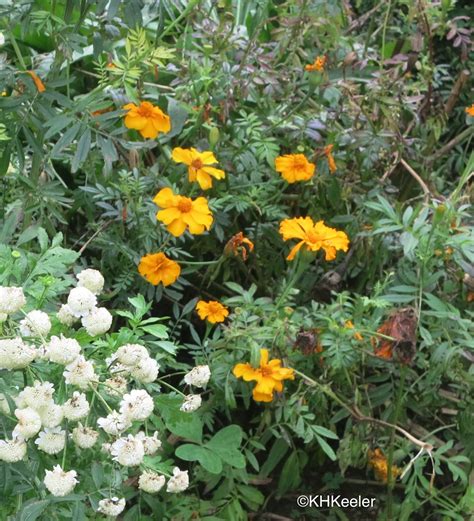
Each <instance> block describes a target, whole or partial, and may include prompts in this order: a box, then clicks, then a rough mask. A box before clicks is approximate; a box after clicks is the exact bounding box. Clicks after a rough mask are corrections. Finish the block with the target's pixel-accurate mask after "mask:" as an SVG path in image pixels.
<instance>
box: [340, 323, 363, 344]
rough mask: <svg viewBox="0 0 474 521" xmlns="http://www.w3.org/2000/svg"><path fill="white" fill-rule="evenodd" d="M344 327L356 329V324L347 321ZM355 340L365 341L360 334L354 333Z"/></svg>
mask: <svg viewBox="0 0 474 521" xmlns="http://www.w3.org/2000/svg"><path fill="white" fill-rule="evenodd" d="M344 327H345V328H347V329H354V324H353V323H352V320H346V323H345V324H344ZM354 338H355V339H356V340H359V341H361V340H363V337H362V335H361V334H360V333H357V332H356V333H354Z"/></svg>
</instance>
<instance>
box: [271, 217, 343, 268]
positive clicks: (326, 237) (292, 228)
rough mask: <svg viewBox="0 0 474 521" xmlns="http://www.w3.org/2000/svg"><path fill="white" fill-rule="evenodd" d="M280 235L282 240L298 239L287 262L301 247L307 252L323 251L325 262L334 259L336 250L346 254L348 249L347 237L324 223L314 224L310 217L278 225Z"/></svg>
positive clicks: (286, 221)
mask: <svg viewBox="0 0 474 521" xmlns="http://www.w3.org/2000/svg"><path fill="white" fill-rule="evenodd" d="M280 234H281V235H282V237H283V240H285V241H288V240H291V239H299V241H300V242H298V244H297V245H296V246H294V247H293V248H292V250H291V251H290V254H289V255H288V257H287V260H290V261H291V260H293V259H294V258H295V256H296V254H297V253H298V251H299V250H300V249H301V247H302V246H304V247H305V248H306V250H308V251H318V250H321V249H322V250H324V252H325V259H326V260H327V261H331V260H334V259H335V258H336V252H337V250H342V251H344V252H346V251H347V250H348V249H349V238H348V237H347V235H346V234H345V233H344V232H342V231H339V230H336V229H334V228H329V226H326V225H325V224H324V221H318V222H316V223H315V222H314V221H313V219H311V217H295V218H294V219H285V220H284V221H282V222H281V223H280Z"/></svg>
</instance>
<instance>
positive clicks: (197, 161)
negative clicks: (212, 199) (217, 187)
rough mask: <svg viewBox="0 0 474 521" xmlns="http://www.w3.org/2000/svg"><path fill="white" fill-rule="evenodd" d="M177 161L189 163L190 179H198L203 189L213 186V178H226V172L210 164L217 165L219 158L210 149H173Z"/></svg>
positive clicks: (173, 156) (173, 155)
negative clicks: (202, 150)
mask: <svg viewBox="0 0 474 521" xmlns="http://www.w3.org/2000/svg"><path fill="white" fill-rule="evenodd" d="M171 157H172V158H173V160H174V161H176V163H184V164H185V165H188V174H189V180H190V181H191V182H194V181H197V182H198V183H199V186H200V187H201V188H202V189H203V190H209V188H211V187H212V178H213V177H214V178H216V179H224V177H225V172H224V170H220V169H219V168H214V167H212V166H209V165H215V164H216V163H217V159H216V158H215V156H214V154H213V153H212V152H210V151H207V152H199V150H196V149H195V148H180V147H177V148H175V149H173V153H172V156H171Z"/></svg>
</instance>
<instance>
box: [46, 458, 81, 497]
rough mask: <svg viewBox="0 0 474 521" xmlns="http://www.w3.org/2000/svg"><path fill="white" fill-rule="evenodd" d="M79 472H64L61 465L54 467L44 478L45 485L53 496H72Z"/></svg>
mask: <svg viewBox="0 0 474 521" xmlns="http://www.w3.org/2000/svg"><path fill="white" fill-rule="evenodd" d="M76 476H77V472H76V471H75V470H70V471H69V472H66V471H64V470H63V469H62V468H61V467H60V466H59V465H56V466H54V467H53V470H47V471H46V473H45V477H44V485H45V487H46V488H47V489H48V490H49V491H50V492H51V494H52V495H53V496H59V497H62V496H67V495H68V494H70V493H71V492H72V491H73V490H74V487H75V486H76V483H79V482H78V480H77V479H76Z"/></svg>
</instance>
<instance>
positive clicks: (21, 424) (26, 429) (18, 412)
mask: <svg viewBox="0 0 474 521" xmlns="http://www.w3.org/2000/svg"><path fill="white" fill-rule="evenodd" d="M15 416H16V417H17V418H18V423H17V424H16V426H15V428H14V429H13V432H12V436H13V437H14V438H21V439H23V440H28V439H29V438H32V437H33V436H36V435H37V434H38V432H39V431H40V429H41V418H40V415H39V414H38V413H37V412H36V411H35V410H34V409H32V408H31V407H26V408H25V409H15Z"/></svg>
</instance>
